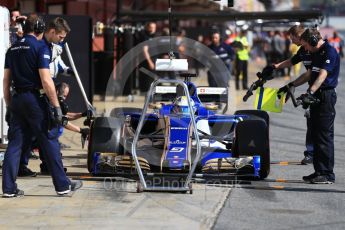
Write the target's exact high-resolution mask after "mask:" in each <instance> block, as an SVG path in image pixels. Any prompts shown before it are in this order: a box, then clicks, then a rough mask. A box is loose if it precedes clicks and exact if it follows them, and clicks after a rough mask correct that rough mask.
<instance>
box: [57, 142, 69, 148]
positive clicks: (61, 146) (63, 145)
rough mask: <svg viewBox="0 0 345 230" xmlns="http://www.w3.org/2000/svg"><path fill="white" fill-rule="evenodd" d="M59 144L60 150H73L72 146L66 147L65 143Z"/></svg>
mask: <svg viewBox="0 0 345 230" xmlns="http://www.w3.org/2000/svg"><path fill="white" fill-rule="evenodd" d="M59 144H60V148H61V149H70V148H71V146H69V145H66V144H63V143H61V142H59Z"/></svg>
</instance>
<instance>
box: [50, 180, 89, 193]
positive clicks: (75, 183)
mask: <svg viewBox="0 0 345 230" xmlns="http://www.w3.org/2000/svg"><path fill="white" fill-rule="evenodd" d="M82 186H83V182H82V181H80V180H75V181H71V185H70V186H69V189H67V190H64V191H56V193H57V194H58V195H59V196H63V195H68V194H69V193H70V192H71V191H76V190H78V189H80V188H81V187H82Z"/></svg>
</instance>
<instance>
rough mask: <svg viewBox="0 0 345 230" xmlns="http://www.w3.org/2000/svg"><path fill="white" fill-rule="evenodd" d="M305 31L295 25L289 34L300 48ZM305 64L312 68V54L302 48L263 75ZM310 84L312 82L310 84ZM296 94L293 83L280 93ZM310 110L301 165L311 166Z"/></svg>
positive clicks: (265, 70) (281, 89)
mask: <svg viewBox="0 0 345 230" xmlns="http://www.w3.org/2000/svg"><path fill="white" fill-rule="evenodd" d="M304 31H305V29H304V27H303V26H302V25H295V26H292V27H291V28H290V29H289V30H288V34H289V35H290V38H291V41H292V43H294V44H296V45H298V46H300V45H301V39H300V37H301V35H302V34H303V32H304ZM301 61H302V62H303V65H304V67H305V68H306V70H308V69H310V68H311V65H310V64H311V53H310V52H309V51H308V50H306V49H305V48H304V47H300V48H299V50H298V51H297V53H296V54H295V55H294V56H293V57H291V58H290V59H287V60H285V61H282V62H280V63H277V64H273V65H271V66H267V67H265V68H264V69H263V71H262V73H263V74H267V75H272V72H273V70H274V69H282V68H288V67H291V66H292V65H296V64H298V63H299V62H301ZM306 73H307V72H305V73H303V74H302V75H301V76H303V75H305V74H306ZM308 83H309V84H310V82H308ZM289 90H290V91H291V92H292V93H293V92H294V82H291V83H289V84H287V85H285V86H284V87H282V88H280V89H279V91H278V94H280V93H282V92H284V93H286V92H287V91H289ZM288 99H289V95H287V96H286V101H287V100H288ZM308 113H309V110H308V111H307V112H306V116H305V117H306V120H307V133H306V139H305V145H306V151H304V158H303V159H302V161H301V164H303V165H306V164H311V163H313V152H314V145H313V141H312V137H311V120H310V116H309V114H308Z"/></svg>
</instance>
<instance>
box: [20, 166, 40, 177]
mask: <svg viewBox="0 0 345 230" xmlns="http://www.w3.org/2000/svg"><path fill="white" fill-rule="evenodd" d="M36 176H37V173H36V172H33V171H31V169H29V168H28V167H22V168H20V169H19V171H18V177H36Z"/></svg>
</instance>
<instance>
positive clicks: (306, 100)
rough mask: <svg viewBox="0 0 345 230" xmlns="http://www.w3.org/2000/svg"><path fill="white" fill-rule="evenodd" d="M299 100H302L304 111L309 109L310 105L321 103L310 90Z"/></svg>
mask: <svg viewBox="0 0 345 230" xmlns="http://www.w3.org/2000/svg"><path fill="white" fill-rule="evenodd" d="M297 100H301V102H302V107H303V109H308V107H309V106H310V105H312V104H316V103H319V102H320V100H319V99H318V98H316V97H315V96H314V95H312V94H311V92H310V91H309V90H308V91H307V93H304V94H302V95H301V96H299V97H298V98H297Z"/></svg>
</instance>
